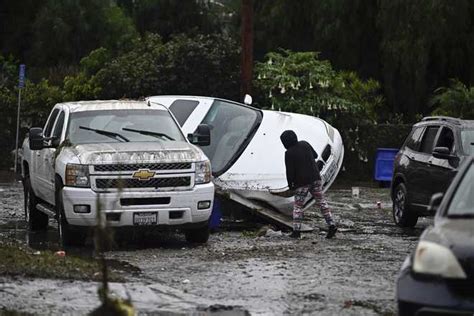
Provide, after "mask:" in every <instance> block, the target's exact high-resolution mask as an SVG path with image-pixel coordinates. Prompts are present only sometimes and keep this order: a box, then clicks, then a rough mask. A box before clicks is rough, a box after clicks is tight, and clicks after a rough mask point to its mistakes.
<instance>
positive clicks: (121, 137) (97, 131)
mask: <svg viewBox="0 0 474 316" xmlns="http://www.w3.org/2000/svg"><path fill="white" fill-rule="evenodd" d="M79 128H80V129H85V130H86V131H92V132H96V133H97V134H100V135H104V136H107V137H110V138H113V139H117V138H118V139H123V140H124V141H126V142H129V141H130V140H129V139H128V138H127V137H125V136H123V135H120V134H119V133H115V132H110V131H104V130H101V129H95V128H90V127H86V126H79Z"/></svg>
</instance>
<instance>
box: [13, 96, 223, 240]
mask: <svg viewBox="0 0 474 316" xmlns="http://www.w3.org/2000/svg"><path fill="white" fill-rule="evenodd" d="M200 132H201V135H195V136H196V137H194V138H195V139H194V140H195V143H197V144H201V145H205V144H208V143H209V142H210V139H209V130H208V129H207V133H206V128H205V126H201V127H200ZM22 175H23V183H24V191H25V210H26V211H27V212H26V216H27V219H28V222H29V226H30V229H32V230H42V229H45V228H46V227H47V226H48V217H51V218H56V219H57V220H58V222H59V230H60V234H61V238H62V239H63V242H64V244H66V245H67V244H83V243H84V241H85V238H86V232H87V230H88V228H89V227H93V226H95V225H97V218H98V214H97V213H98V212H99V211H100V212H101V213H102V215H103V218H104V220H106V221H107V222H108V224H109V225H110V226H112V227H129V228H132V229H147V230H150V229H155V228H156V227H161V228H163V227H173V228H181V229H182V230H183V231H184V233H185V235H186V239H187V240H188V241H190V242H199V243H204V242H206V241H207V239H208V237H209V227H208V225H209V217H210V214H211V210H212V202H213V198H214V185H213V183H212V182H211V167H210V162H209V159H208V158H207V157H206V155H205V154H204V153H203V152H202V150H201V149H199V148H198V147H196V146H194V145H192V144H190V143H189V141H188V140H187V139H186V137H185V136H184V135H183V133H182V131H181V129H180V128H179V125H178V123H177V122H176V121H175V119H174V117H173V115H172V114H171V113H170V112H169V110H168V109H167V108H166V107H163V106H161V105H157V104H147V103H146V102H139V101H83V102H68V103H59V104H56V105H55V106H54V108H53V109H52V111H51V114H50V115H49V118H48V120H47V122H46V124H45V127H44V129H42V128H31V129H30V132H29V137H28V138H27V139H26V140H25V142H24V144H23V161H22ZM99 205H100V208H99ZM139 226H140V227H139Z"/></svg>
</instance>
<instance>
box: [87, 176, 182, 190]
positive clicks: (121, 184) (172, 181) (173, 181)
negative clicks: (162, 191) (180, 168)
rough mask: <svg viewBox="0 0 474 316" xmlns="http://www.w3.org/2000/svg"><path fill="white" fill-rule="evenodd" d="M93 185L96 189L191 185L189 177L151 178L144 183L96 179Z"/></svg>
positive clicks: (135, 180)
mask: <svg viewBox="0 0 474 316" xmlns="http://www.w3.org/2000/svg"><path fill="white" fill-rule="evenodd" d="M95 184H96V187H97V188H98V189H129V188H132V189H133V188H171V187H173V188H174V187H188V186H190V185H191V177H170V178H151V179H150V180H146V181H143V180H138V179H96V180H95Z"/></svg>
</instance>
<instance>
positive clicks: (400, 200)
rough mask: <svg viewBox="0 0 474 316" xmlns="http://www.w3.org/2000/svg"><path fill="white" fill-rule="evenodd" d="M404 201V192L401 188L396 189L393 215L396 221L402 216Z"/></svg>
mask: <svg viewBox="0 0 474 316" xmlns="http://www.w3.org/2000/svg"><path fill="white" fill-rule="evenodd" d="M405 201H406V196H405V192H403V190H401V189H398V190H397V192H396V194H395V205H394V206H395V212H394V217H395V221H396V222H397V223H399V222H400V220H401V219H402V217H403V213H404V212H405Z"/></svg>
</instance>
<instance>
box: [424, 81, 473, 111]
mask: <svg viewBox="0 0 474 316" xmlns="http://www.w3.org/2000/svg"><path fill="white" fill-rule="evenodd" d="M435 93H436V94H435V96H434V97H433V98H432V99H431V106H433V107H435V110H434V111H433V115H447V116H452V117H459V118H463V119H471V120H472V119H474V87H467V86H466V85H465V84H463V83H462V82H461V81H459V80H457V79H454V80H451V84H450V86H449V87H442V88H439V89H437V90H436V91H435Z"/></svg>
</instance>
